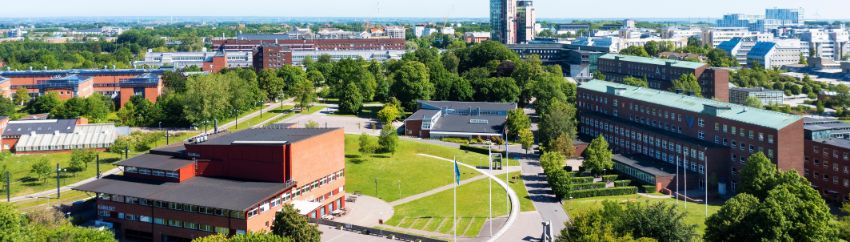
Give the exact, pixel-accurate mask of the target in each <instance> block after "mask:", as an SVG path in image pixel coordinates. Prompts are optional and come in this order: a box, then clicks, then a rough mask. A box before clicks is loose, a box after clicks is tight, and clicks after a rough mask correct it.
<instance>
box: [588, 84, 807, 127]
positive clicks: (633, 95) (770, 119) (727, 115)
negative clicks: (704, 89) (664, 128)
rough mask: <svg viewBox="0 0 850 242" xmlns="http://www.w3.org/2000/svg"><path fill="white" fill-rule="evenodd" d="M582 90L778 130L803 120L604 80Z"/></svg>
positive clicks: (797, 117) (789, 115)
mask: <svg viewBox="0 0 850 242" xmlns="http://www.w3.org/2000/svg"><path fill="white" fill-rule="evenodd" d="M578 89H583V90H587V91H593V92H599V93H608V92H609V89H618V90H620V91H618V93H619V94H618V95H617V96H620V97H625V98H628V99H632V100H638V101H643V102H647V103H652V104H655V105H661V106H666V107H670V108H675V109H679V110H684V111H689V112H694V113H706V114H709V113H710V111H711V109H718V111H717V114H716V115H714V114H711V115H714V116H716V117H720V118H724V119H728V120H734V121H738V122H743V123H748V124H753V125H758V126H762V127H766V128H772V129H777V130H778V129H782V128H785V127H786V126H788V125H791V124H793V123H794V122H797V121H799V120H801V119H802V118H801V117H800V116H797V115H791V114H785V113H780V112H774V111H768V110H764V109H758V108H752V107H747V106H743V105H738V104H732V103H725V102H720V101H715V100H711V99H706V98H700V97H693V96H687V95H682V94H676V93H672V92H667V91H660V90H656V89H650V88H641V87H635V86H629V85H624V84H619V83H613V82H607V81H601V80H591V81H588V82H585V83H582V84H581V85H580V86H578ZM721 109H724V110H721Z"/></svg>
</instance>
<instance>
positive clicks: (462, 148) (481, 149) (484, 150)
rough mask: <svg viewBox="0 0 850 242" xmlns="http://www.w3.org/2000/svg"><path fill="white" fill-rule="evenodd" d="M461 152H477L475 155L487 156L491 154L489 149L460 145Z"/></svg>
mask: <svg viewBox="0 0 850 242" xmlns="http://www.w3.org/2000/svg"><path fill="white" fill-rule="evenodd" d="M460 150H465V151H472V152H475V153H479V154H485V155H487V154H490V150H489V149H487V148H486V147H478V146H472V145H460Z"/></svg>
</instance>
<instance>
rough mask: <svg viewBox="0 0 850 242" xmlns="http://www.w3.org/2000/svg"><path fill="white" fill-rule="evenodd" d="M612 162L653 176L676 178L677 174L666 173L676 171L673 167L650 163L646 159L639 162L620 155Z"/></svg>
mask: <svg viewBox="0 0 850 242" xmlns="http://www.w3.org/2000/svg"><path fill="white" fill-rule="evenodd" d="M612 160H614V162H618V163H622V164H625V165H628V166H631V167H634V168H635V169H638V170H640V171H643V172H646V173H649V174H650V175H653V176H675V174H673V173H671V172H668V171H666V170H672V169H674V168H673V166H672V165H667V164H663V163H660V162H655V161H649V160H646V159H641V160H639V161H638V160H634V159H631V158H629V157H625V156H623V155H620V154H617V155H614V157H612Z"/></svg>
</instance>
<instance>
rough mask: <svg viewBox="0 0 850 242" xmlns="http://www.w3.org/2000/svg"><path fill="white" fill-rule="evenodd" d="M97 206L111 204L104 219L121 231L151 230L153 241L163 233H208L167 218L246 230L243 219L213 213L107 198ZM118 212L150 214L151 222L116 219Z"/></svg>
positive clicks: (193, 235)
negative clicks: (155, 220) (160, 220)
mask: <svg viewBox="0 0 850 242" xmlns="http://www.w3.org/2000/svg"><path fill="white" fill-rule="evenodd" d="M97 205H98V206H102V205H105V206H111V207H114V208H115V211H114V212H112V215H111V218H107V219H104V220H105V221H108V222H112V223H116V224H120V227H121V232H122V234H123V232H124V231H125V230H126V229H132V230H138V231H144V232H153V238H154V241H160V238H161V234H162V233H165V234H168V235H172V236H178V237H183V238H190V239H191V238H197V237H202V236H206V235H210V233H208V232H204V231H200V230H190V229H186V228H176V227H171V226H168V224H167V223H168V222H167V221H168V219H176V220H180V221H183V222H194V223H198V224H208V225H211V226H213V227H226V228H230V229H231V233H235V232H236V230H237V229H241V230H246V231H247V228H248V227H247V222H246V220H244V219H233V218H227V217H222V216H214V215H206V214H198V213H189V212H185V211H176V210H171V209H167V208H156V207H148V206H141V205H133V204H126V203H119V202H113V201H107V200H100V199H98V200H97ZM119 212H123V213H125V214H127V213H129V214H135V215H137V216H138V215H145V216H150V217H152V218H151V220H152V221H151V223H144V222H140V221H126V220H121V219H117V218H116V216H117V214H118V213H119ZM153 218H163V219H165V221H166V224H162V225H159V224H154V223H153Z"/></svg>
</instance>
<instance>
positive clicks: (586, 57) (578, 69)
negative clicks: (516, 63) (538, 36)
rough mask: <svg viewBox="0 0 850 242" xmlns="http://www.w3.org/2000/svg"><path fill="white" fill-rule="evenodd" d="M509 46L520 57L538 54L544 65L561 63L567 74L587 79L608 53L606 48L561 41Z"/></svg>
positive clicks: (579, 78)
mask: <svg viewBox="0 0 850 242" xmlns="http://www.w3.org/2000/svg"><path fill="white" fill-rule="evenodd" d="M508 48H509V49H511V50H513V51H514V52H516V53H517V54H518V55H519V56H520V58H523V59H525V58H528V57H529V56H531V55H537V56H538V57H540V60H541V61H542V62H543V64H544V65H560V66H561V69H562V70H563V71H564V75H565V76H570V77H573V78H576V79H578V80H587V79H590V78H591V76H590V75H591V74H592V73H594V72H596V70H597V64H596V63H597V60H598V59H599V57H600V56H602V55H604V54H606V53H607V52H604V51H607V49H606V48H598V47H588V46H577V45H570V44H560V43H531V44H513V45H508Z"/></svg>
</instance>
